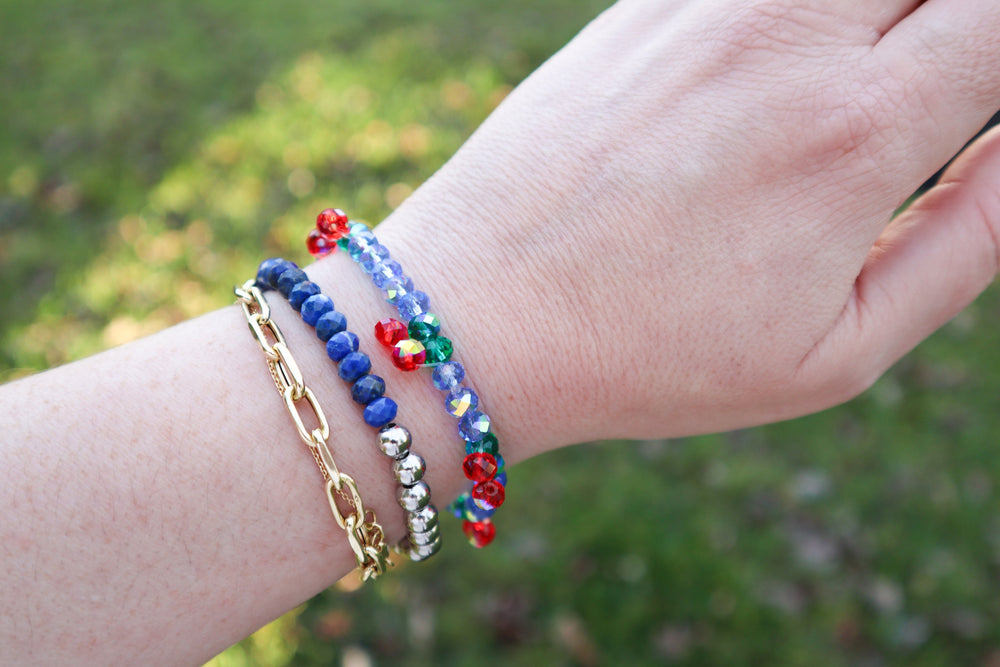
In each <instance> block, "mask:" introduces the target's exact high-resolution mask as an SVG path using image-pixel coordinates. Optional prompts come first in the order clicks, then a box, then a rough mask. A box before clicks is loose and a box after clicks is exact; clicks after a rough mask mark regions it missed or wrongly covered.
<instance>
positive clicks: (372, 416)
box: [362, 396, 399, 428]
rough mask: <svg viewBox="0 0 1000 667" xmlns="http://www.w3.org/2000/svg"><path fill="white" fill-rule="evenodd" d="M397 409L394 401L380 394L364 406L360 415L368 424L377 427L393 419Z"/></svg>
mask: <svg viewBox="0 0 1000 667" xmlns="http://www.w3.org/2000/svg"><path fill="white" fill-rule="evenodd" d="M397 410H399V406H397V405H396V401H394V400H392V399H391V398H387V397H385V396H382V397H380V398H376V399H375V400H374V401H372V402H371V403H369V404H368V405H366V406H365V411H364V413H363V415H362V417H363V418H364V420H365V423H366V424H368V425H369V426H374V427H375V428H379V427H381V426H385V425H386V424H388V423H389V422H391V421H392V420H393V419H395V418H396V411H397Z"/></svg>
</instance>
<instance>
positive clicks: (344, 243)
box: [337, 236, 351, 252]
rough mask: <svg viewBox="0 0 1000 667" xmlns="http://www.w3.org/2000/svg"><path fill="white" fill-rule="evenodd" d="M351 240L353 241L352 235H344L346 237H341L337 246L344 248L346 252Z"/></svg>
mask: <svg viewBox="0 0 1000 667" xmlns="http://www.w3.org/2000/svg"><path fill="white" fill-rule="evenodd" d="M350 242H351V237H350V236H344V237H341V238H340V239H338V240H337V246H338V247H339V248H340V249H341V250H343V251H344V252H347V245H348V244H349V243H350Z"/></svg>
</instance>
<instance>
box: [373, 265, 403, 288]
mask: <svg viewBox="0 0 1000 667" xmlns="http://www.w3.org/2000/svg"><path fill="white" fill-rule="evenodd" d="M405 279H406V276H405V275H404V274H403V267H401V266H400V265H399V262H397V261H396V260H394V259H387V260H385V261H384V262H381V263H380V264H379V265H378V266H376V267H375V270H374V271H372V282H373V283H375V287H378V288H379V289H383V288H385V286H386V285H387V284H389V283H399V282H403V281H404V280H405Z"/></svg>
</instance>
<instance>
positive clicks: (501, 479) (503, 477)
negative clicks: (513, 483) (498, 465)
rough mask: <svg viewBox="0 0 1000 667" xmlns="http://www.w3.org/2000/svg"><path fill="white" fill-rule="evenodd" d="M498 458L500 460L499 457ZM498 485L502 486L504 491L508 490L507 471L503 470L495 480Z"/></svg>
mask: <svg viewBox="0 0 1000 667" xmlns="http://www.w3.org/2000/svg"><path fill="white" fill-rule="evenodd" d="M497 458H500V457H499V456H498V457H497ZM493 479H494V480H495V481H496V483H497V484H499V485H500V486H502V487H503V488H504V489H506V488H507V471H506V470H501V471H500V472H498V473H497V475H496V477H494V478H493Z"/></svg>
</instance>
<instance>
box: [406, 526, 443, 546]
mask: <svg viewBox="0 0 1000 667" xmlns="http://www.w3.org/2000/svg"><path fill="white" fill-rule="evenodd" d="M440 535H441V525H440V524H434V527H433V528H431V529H430V530H427V531H424V532H422V533H410V534H409V535H408V537H409V538H410V544H411V545H415V546H422V545H425V544H430V543H431V542H433V541H434V540H436V539H437V538H438V537H440Z"/></svg>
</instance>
